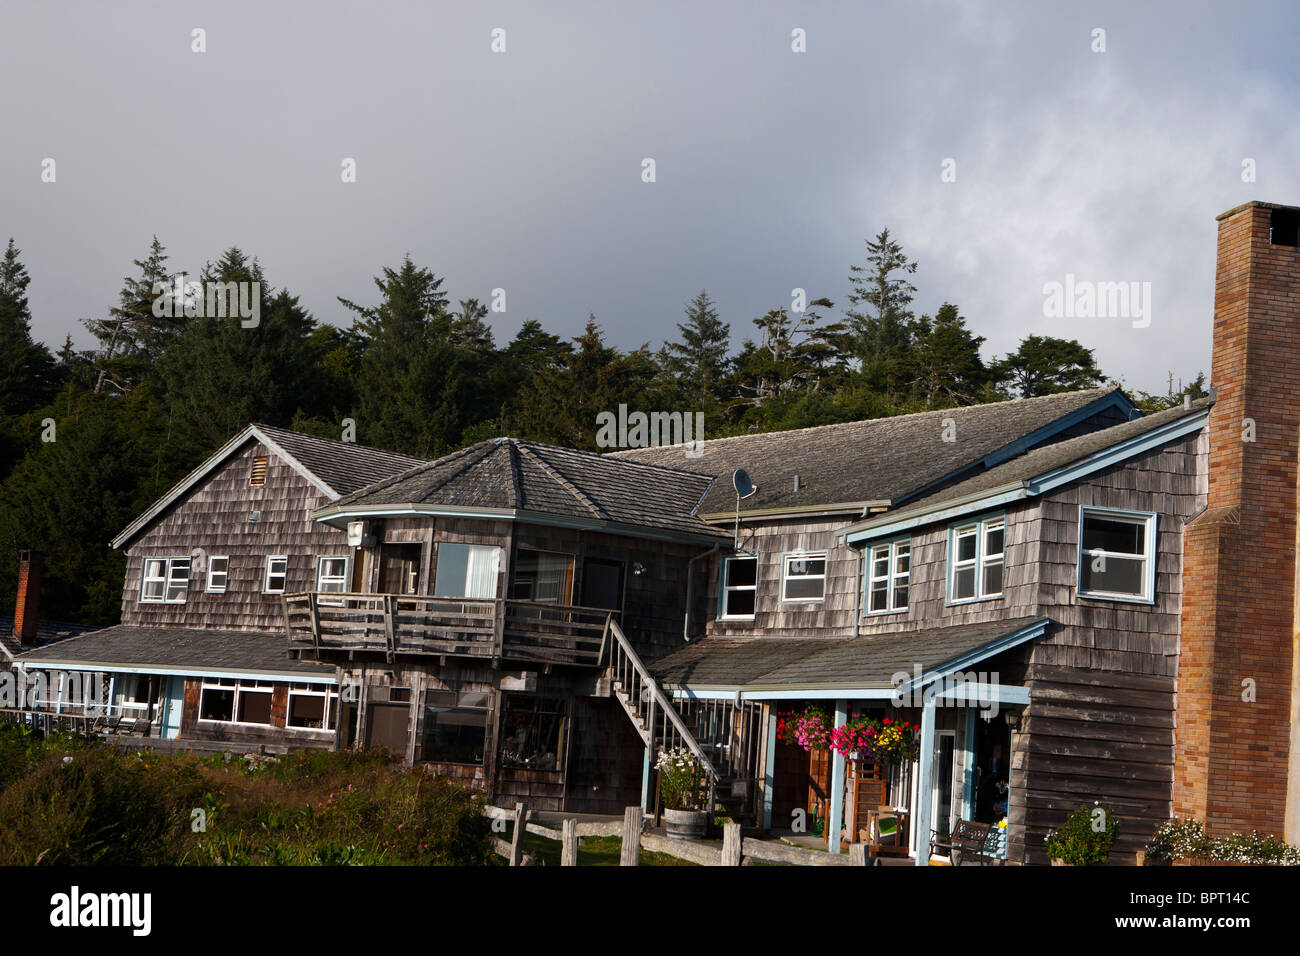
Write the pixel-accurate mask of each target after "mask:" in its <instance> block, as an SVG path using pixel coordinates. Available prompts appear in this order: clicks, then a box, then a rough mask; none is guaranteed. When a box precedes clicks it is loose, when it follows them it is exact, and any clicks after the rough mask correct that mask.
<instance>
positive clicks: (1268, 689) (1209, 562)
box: [1175, 205, 1300, 843]
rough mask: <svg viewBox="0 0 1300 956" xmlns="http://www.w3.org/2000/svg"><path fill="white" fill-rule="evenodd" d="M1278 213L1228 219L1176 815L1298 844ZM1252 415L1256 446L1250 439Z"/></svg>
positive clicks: (1196, 537)
mask: <svg viewBox="0 0 1300 956" xmlns="http://www.w3.org/2000/svg"><path fill="white" fill-rule="evenodd" d="M1271 212H1272V211H1271V210H1270V209H1269V208H1267V207H1264V206H1257V205H1247V206H1243V207H1241V208H1239V209H1236V210H1232V211H1231V212H1229V213H1225V214H1224V215H1223V216H1222V217H1220V221H1219V238H1218V263H1217V273H1216V280H1215V290H1214V351H1213V367H1212V370H1211V380H1212V381H1213V383H1214V386H1215V389H1216V391H1217V399H1216V401H1215V405H1214V408H1213V410H1212V411H1211V413H1210V422H1209V428H1208V432H1209V440H1210V482H1209V503H1208V505H1209V506H1208V509H1207V511H1206V513H1205V514H1204V515H1202V516H1201V517H1199V518H1198V519H1197V520H1196V521H1195V522H1193V523H1192V525H1191V526H1190V527H1189V529H1188V563H1187V573H1186V580H1185V588H1186V590H1187V593H1188V597H1189V600H1188V602H1187V607H1186V609H1185V614H1184V620H1183V633H1182V640H1183V643H1182V673H1181V675H1180V686H1179V693H1178V746H1177V769H1178V773H1177V787H1176V790H1175V812H1177V813H1178V814H1179V815H1181V816H1191V817H1195V818H1197V819H1200V820H1202V821H1204V823H1205V825H1206V830H1207V831H1208V832H1209V833H1211V834H1214V835H1221V834H1224V833H1227V832H1229V831H1231V830H1240V831H1247V830H1252V829H1258V830H1260V831H1262V832H1267V833H1272V834H1276V835H1278V836H1284V837H1285V838H1286V839H1287V840H1289V841H1290V842H1292V843H1294V842H1296V841H1297V840H1298V839H1300V741H1297V736H1298V735H1300V726H1297V718H1300V710H1298V708H1300V700H1298V699H1297V698H1300V694H1297V690H1298V688H1297V687H1296V681H1295V678H1296V671H1297V663H1296V655H1297V653H1298V651H1297V648H1296V645H1295V642H1294V633H1295V629H1296V623H1295V622H1296V602H1295V575H1296V563H1295V554H1296V548H1297V538H1296V530H1297V529H1296V508H1297V487H1296V458H1297V451H1298V449H1297V434H1298V433H1300V401H1297V399H1298V398H1300V361H1297V359H1298V358H1300V353H1298V352H1297V345H1296V343H1297V338H1296V336H1297V322H1298V321H1300V249H1298V248H1295V247H1291V246H1282V245H1272V244H1271V243H1270V225H1271V223H1270V217H1271ZM1247 419H1249V420H1251V421H1252V422H1253V423H1254V427H1255V435H1254V441H1247V440H1243V439H1244V438H1246V437H1247V436H1246V435H1245V434H1244V430H1245V428H1246V427H1247ZM1247 680H1250V681H1253V682H1254V686H1255V694H1254V695H1253V696H1249V697H1248V695H1246V694H1245V693H1244V685H1243V682H1245V681H1247ZM1247 698H1248V699H1247Z"/></svg>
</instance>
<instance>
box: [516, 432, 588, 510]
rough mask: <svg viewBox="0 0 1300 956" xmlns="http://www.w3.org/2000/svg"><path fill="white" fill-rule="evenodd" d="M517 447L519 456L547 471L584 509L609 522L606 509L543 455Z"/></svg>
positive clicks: (529, 449)
mask: <svg viewBox="0 0 1300 956" xmlns="http://www.w3.org/2000/svg"><path fill="white" fill-rule="evenodd" d="M516 447H517V448H518V449H519V454H521V455H527V456H528V457H529V458H530V459H532V460H533V461H535V462H536V463H537V464H538V466H539V467H540V468H541V469H542V470H543V471H545V472H546V473H547V474H548V475H550V476H551V478H552V479H553V480H554V481H555V482H556V483H557V484H558V485H559V486H560V487H561V488H563V489H564V490H565V491H567V492H568V493H569V494H571V495H572V496H573V497H574V498H575V499H577V501H578V503H579V504H581V505H582V506H583V507H584V508H586V509H587V510H588V511H590V512H591V513H592V514H593V515H595V516H596V517H597V518H600V519H601V520H602V521H607V520H609V514H608V513H607V512H606V511H605V509H603V508H602V507H600V505H598V504H596V502H595V501H593V500H592V499H591V498H590V497H588V496H587V495H586V494H585V493H584V492H583V491H582V490H581V489H580V488H578V486H577V485H575V484H574V483H573V482H571V481H569V479H567V478H565V477H564V476H563V475H561V474H560V473H559V472H558V471H556V470H555V469H554V468H553V467H552V466H551V464H550V463H549V462H547V461H546V459H544V458H543V457H542V456H541V455H539V454H537V453H536V452H535V451H533V450H532V449H531V448H528V447H525V446H524V445H521V444H516ZM597 457H599V456H597Z"/></svg>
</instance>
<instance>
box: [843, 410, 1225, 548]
mask: <svg viewBox="0 0 1300 956" xmlns="http://www.w3.org/2000/svg"><path fill="white" fill-rule="evenodd" d="M1209 415H1210V412H1209V409H1202V410H1201V411H1199V412H1196V413H1194V414H1191V415H1186V416H1184V417H1182V418H1179V419H1176V420H1175V421H1172V422H1170V423H1169V424H1167V425H1161V426H1160V427H1159V428H1154V429H1152V430H1151V431H1149V432H1146V433H1144V434H1141V435H1138V436H1136V437H1134V438H1129V439H1127V440H1125V441H1122V442H1118V443H1116V444H1114V445H1111V446H1110V447H1108V448H1104V449H1102V450H1101V451H1097V452H1094V453H1093V454H1091V455H1089V456H1088V457H1087V458H1084V459H1082V460H1081V461H1078V462H1075V463H1073V464H1070V465H1066V466H1064V467H1061V468H1055V469H1053V470H1051V471H1045V472H1043V473H1042V474H1040V475H1035V476H1034V477H1033V478H1030V479H1027V480H1024V481H1020V482H1013V481H1008V482H1007V485H1004V486H1003V490H995V491H993V492H991V493H989V494H988V495H987V496H986V497H977V498H974V499H972V500H970V501H966V502H961V503H958V504H953V505H949V506H948V507H946V508H939V509H937V510H935V511H923V512H919V513H917V514H914V515H912V516H910V517H900V518H896V519H894V520H892V521H888V522H881V523H879V524H871V523H870V522H860V523H859V524H858V526H857V530H853V531H847V532H844V533H843V535H842V537H843V540H844V542H845V543H846V544H857V543H859V542H868V541H874V540H875V539H877V538H883V537H886V536H888V535H896V534H899V533H901V532H903V531H908V530H911V529H913V528H919V527H923V526H925V525H931V524H939V523H941V522H943V521H950V520H954V519H956V518H958V517H961V516H963V515H969V514H977V513H979V512H981V511H984V510H986V509H990V508H996V507H999V506H1003V505H1006V504H1010V503H1011V502H1013V501H1018V500H1020V499H1022V498H1032V497H1035V496H1038V495H1041V494H1044V493H1046V492H1048V491H1051V490H1052V489H1053V488H1059V487H1060V486H1061V485H1065V484H1069V483H1070V482H1072V481H1078V480H1079V479H1081V478H1086V477H1087V476H1088V475H1091V474H1093V473H1095V472H1098V471H1102V470H1103V469H1106V468H1109V467H1111V466H1112V465H1116V464H1119V463H1120V462H1122V461H1125V460H1127V459H1129V458H1132V457H1134V456H1136V455H1140V454H1143V453H1144V452H1148V451H1151V450H1152V449H1155V448H1159V447H1160V446H1161V445H1164V444H1167V443H1168V442H1171V441H1174V440H1176V439H1179V438H1182V437H1184V436H1186V435H1190V434H1192V433H1193V432H1196V431H1199V430H1200V429H1201V428H1203V427H1204V425H1205V422H1206V420H1207V419H1208V418H1209ZM1013 484H1014V485H1018V486H1019V487H1017V488H1014V489H1010V490H1006V489H1007V486H1009V485H1013ZM886 517H887V516H886Z"/></svg>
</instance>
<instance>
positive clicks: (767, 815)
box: [763, 705, 776, 830]
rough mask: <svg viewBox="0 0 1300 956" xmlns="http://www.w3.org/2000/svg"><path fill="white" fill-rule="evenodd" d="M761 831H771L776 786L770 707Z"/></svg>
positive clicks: (773, 716)
mask: <svg viewBox="0 0 1300 956" xmlns="http://www.w3.org/2000/svg"><path fill="white" fill-rule="evenodd" d="M763 764H764V766H763V829H764V830H771V829H772V788H773V787H774V786H776V711H775V709H774V708H772V707H771V706H770V705H769V707H768V717H767V751H766V753H765V754H764V760H763Z"/></svg>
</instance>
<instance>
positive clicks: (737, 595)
mask: <svg viewBox="0 0 1300 956" xmlns="http://www.w3.org/2000/svg"><path fill="white" fill-rule="evenodd" d="M755 593H756V592H754V591H752V590H747V591H728V592H727V593H726V606H725V607H724V608H723V613H724V614H726V615H727V616H728V617H747V616H749V615H751V614H753V613H754V594H755Z"/></svg>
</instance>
